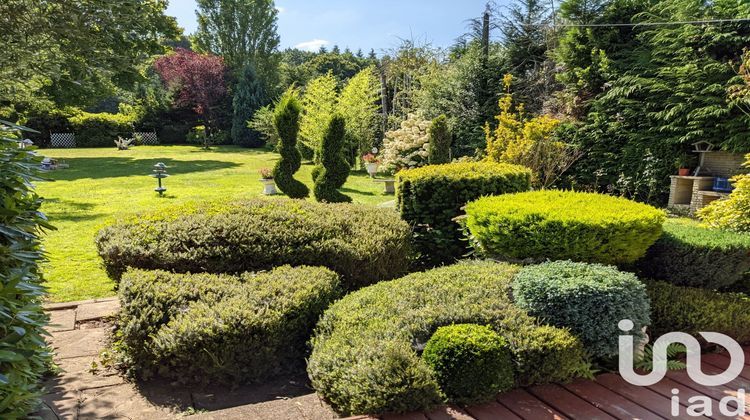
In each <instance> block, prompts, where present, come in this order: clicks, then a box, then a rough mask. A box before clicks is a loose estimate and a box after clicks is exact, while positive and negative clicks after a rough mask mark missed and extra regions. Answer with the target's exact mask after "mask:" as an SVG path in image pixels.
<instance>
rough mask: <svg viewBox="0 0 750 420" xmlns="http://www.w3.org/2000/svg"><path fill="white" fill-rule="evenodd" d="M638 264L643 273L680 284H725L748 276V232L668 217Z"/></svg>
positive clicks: (749, 244)
mask: <svg viewBox="0 0 750 420" xmlns="http://www.w3.org/2000/svg"><path fill="white" fill-rule="evenodd" d="M638 268H639V270H640V272H641V273H643V276H645V277H651V278H656V279H659V280H666V281H668V282H670V283H673V284H677V285H681V286H693V287H702V288H706V289H722V288H727V287H730V286H732V285H734V284H737V283H739V282H741V281H742V280H743V279H747V278H750V275H748V270H750V235H745V234H740V233H735V232H730V231H724V230H720V229H708V228H704V227H702V226H700V225H699V224H698V223H697V222H695V221H693V220H690V219H667V221H666V222H665V223H664V234H663V235H662V236H661V238H659V240H658V241H656V243H654V244H653V245H652V246H651V248H649V249H648V252H647V253H646V256H645V257H644V258H642V259H641V260H639V261H638Z"/></svg>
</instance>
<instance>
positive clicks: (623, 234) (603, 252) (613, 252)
mask: <svg viewBox="0 0 750 420" xmlns="http://www.w3.org/2000/svg"><path fill="white" fill-rule="evenodd" d="M466 215H467V217H466V221H465V223H466V227H467V228H468V230H469V232H470V234H471V238H472V240H473V241H474V243H475V246H476V248H477V249H478V250H479V251H480V252H481V253H484V254H487V255H491V256H496V257H500V258H505V259H511V260H532V261H543V260H547V259H550V260H573V261H582V262H595V263H604V264H622V263H632V262H634V261H636V260H637V259H638V258H640V257H642V256H643V255H644V254H645V253H646V250H647V249H648V247H649V246H650V245H651V244H653V243H654V242H655V241H656V240H657V239H658V238H659V236H660V235H661V233H662V223H663V222H664V219H665V214H664V212H663V211H661V210H658V209H656V208H654V207H651V206H649V205H646V204H641V203H636V202H633V201H630V200H627V199H625V198H620V197H612V196H608V195H603V194H594V193H580V192H572V191H556V190H549V191H533V192H525V193H518V194H505V195H500V196H496V197H484V198H480V199H479V200H476V201H473V202H471V203H469V204H467V205H466Z"/></svg>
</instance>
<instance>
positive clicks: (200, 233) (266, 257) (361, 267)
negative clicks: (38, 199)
mask: <svg viewBox="0 0 750 420" xmlns="http://www.w3.org/2000/svg"><path fill="white" fill-rule="evenodd" d="M410 235H411V231H410V229H409V226H408V225H407V224H406V223H405V222H403V221H402V220H399V217H398V214H396V213H395V212H393V211H390V210H388V209H378V208H374V207H368V206H362V205H352V204H348V205H347V204H318V203H309V202H304V201H299V200H289V199H274V200H260V199H259V200H248V201H242V202H236V203H201V204H190V205H187V206H183V207H176V208H173V209H171V211H169V212H166V213H165V212H162V213H159V214H146V215H141V216H138V217H134V218H132V219H131V220H125V221H122V222H120V223H117V224H115V225H113V226H110V227H107V228H105V229H103V230H102V231H101V232H99V235H98V236H97V238H96V243H97V247H98V249H99V255H101V257H102V259H103V260H104V266H105V268H106V269H107V272H108V273H109V274H110V276H111V277H112V278H113V279H115V280H117V279H119V277H120V275H121V274H122V273H123V272H124V271H125V269H126V268H127V267H136V268H146V269H164V270H171V271H177V272H183V273H184V272H193V273H195V272H209V273H241V272H245V271H257V270H266V269H270V268H272V267H275V266H278V265H283V264H291V265H312V266H325V267H328V268H330V269H332V270H333V271H335V272H337V273H339V274H340V275H341V276H342V278H343V279H342V281H343V282H344V284H345V287H346V288H348V289H355V288H358V287H361V286H364V285H368V284H371V283H374V282H376V281H380V280H387V279H392V278H394V277H398V276H399V275H401V274H403V273H405V272H406V271H407V269H408V268H409V265H410V263H411V257H412V251H411V245H410V239H411V238H410Z"/></svg>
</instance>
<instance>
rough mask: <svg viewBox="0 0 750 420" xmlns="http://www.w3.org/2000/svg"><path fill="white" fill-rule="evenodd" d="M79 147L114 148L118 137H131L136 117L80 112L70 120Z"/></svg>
mask: <svg viewBox="0 0 750 420" xmlns="http://www.w3.org/2000/svg"><path fill="white" fill-rule="evenodd" d="M68 122H70V126H71V129H72V130H73V133H74V134H75V136H76V146H77V147H114V141H115V140H117V137H118V136H121V137H130V136H131V135H132V133H133V124H134V123H135V116H134V115H128V114H110V113H107V112H101V113H98V114H92V113H90V112H79V113H77V114H76V115H74V116H72V117H70V118H68Z"/></svg>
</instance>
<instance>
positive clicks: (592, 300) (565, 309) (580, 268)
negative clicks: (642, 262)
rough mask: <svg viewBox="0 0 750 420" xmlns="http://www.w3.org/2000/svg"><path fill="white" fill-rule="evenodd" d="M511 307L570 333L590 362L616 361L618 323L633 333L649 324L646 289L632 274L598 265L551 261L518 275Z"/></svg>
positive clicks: (524, 269)
mask: <svg viewBox="0 0 750 420" xmlns="http://www.w3.org/2000/svg"><path fill="white" fill-rule="evenodd" d="M513 298H514V299H515V302H516V304H517V305H518V306H519V307H521V308H523V309H526V310H527V311H528V312H529V314H530V315H532V316H536V317H538V318H539V319H541V320H543V321H544V322H548V323H549V324H551V325H554V326H557V327H565V328H570V331H571V332H572V333H573V334H575V335H576V336H578V337H579V338H580V339H581V340H582V341H583V344H584V345H585V347H586V349H587V350H588V351H589V352H590V353H591V354H592V355H593V356H595V357H604V358H607V357H614V356H617V354H618V353H617V352H618V347H617V341H618V336H619V335H620V334H621V332H620V330H619V328H618V326H617V323H618V322H620V320H622V319H629V320H631V321H633V324H634V329H633V331H634V332H635V333H636V334H638V338H640V339H644V338H645V337H643V336H642V333H641V329H642V328H643V327H645V326H647V325H648V324H649V317H648V311H649V302H648V297H647V296H646V288H645V286H644V285H643V283H641V282H640V281H639V280H638V278H637V277H636V276H635V275H633V274H632V273H626V272H622V271H619V270H617V269H616V268H615V267H610V266H604V265H599V264H586V263H575V262H571V261H554V262H548V263H543V264H539V265H532V266H527V267H524V268H522V269H521V271H519V272H518V274H517V275H516V278H515V280H514V281H513Z"/></svg>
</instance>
